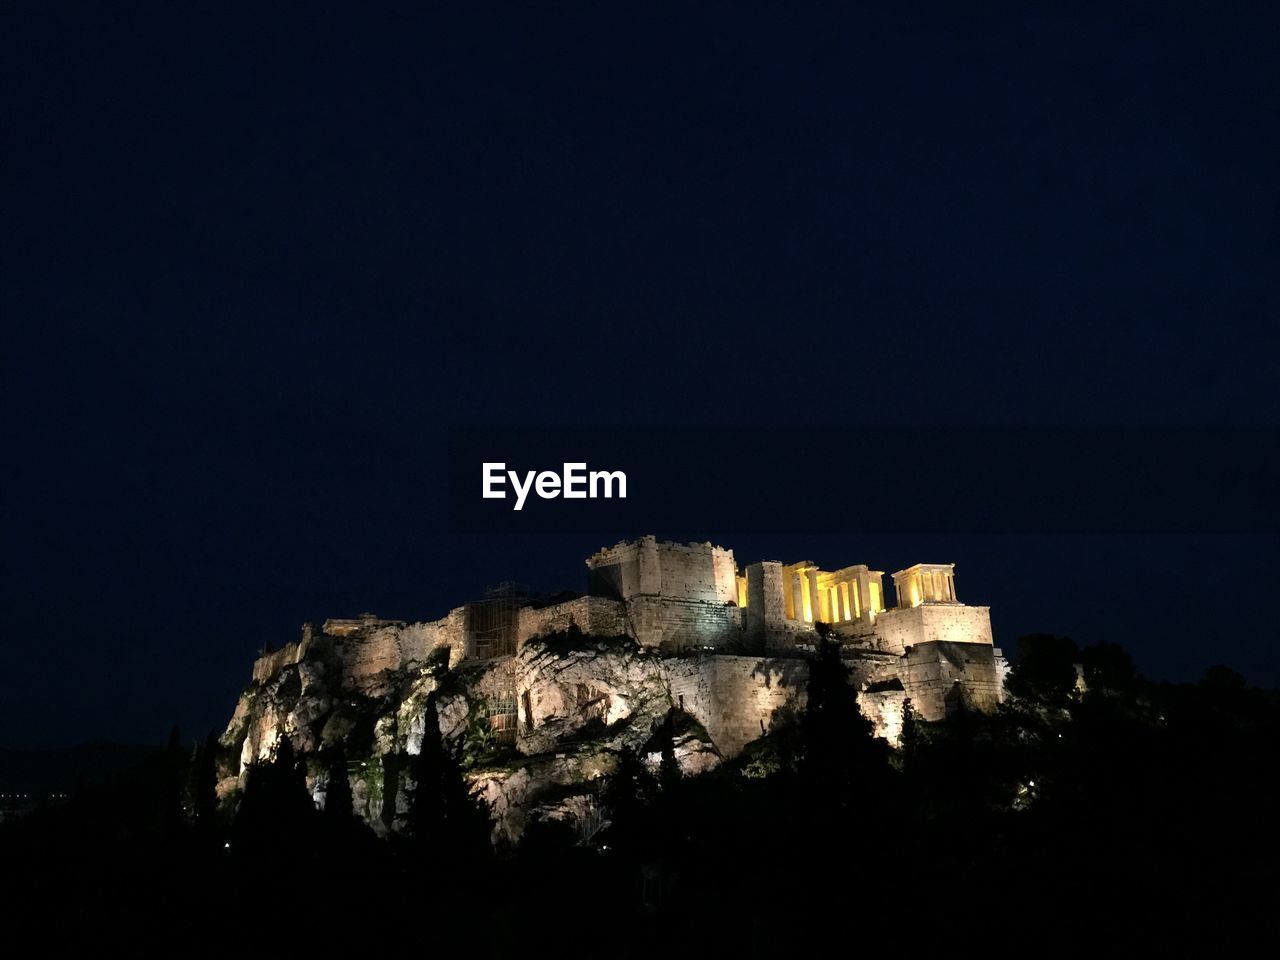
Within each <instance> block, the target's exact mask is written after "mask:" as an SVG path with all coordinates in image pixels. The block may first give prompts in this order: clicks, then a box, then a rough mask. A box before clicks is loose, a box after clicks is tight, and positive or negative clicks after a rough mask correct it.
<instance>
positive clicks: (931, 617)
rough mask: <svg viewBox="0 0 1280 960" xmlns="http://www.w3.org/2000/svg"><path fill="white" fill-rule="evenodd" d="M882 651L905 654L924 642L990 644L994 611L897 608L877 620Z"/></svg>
mask: <svg viewBox="0 0 1280 960" xmlns="http://www.w3.org/2000/svg"><path fill="white" fill-rule="evenodd" d="M875 634H876V636H877V637H878V638H879V639H880V641H881V648H882V649H885V650H891V651H893V652H894V653H903V652H905V650H906V648H907V647H912V646H916V645H917V644H921V643H934V642H939V643H981V644H986V645H988V646H990V644H991V608H990V607H970V606H965V605H963V604H958V603H938V604H933V603H924V604H921V605H920V606H918V607H894V608H893V609H892V610H886V611H885V612H884V613H882V614H880V615H879V616H878V617H876V623H875Z"/></svg>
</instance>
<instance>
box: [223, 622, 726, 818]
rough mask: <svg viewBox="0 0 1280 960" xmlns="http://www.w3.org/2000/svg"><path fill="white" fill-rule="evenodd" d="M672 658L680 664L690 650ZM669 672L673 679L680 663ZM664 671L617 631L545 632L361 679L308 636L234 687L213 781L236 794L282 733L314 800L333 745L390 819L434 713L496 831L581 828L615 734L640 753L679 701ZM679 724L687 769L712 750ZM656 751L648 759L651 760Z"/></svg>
mask: <svg viewBox="0 0 1280 960" xmlns="http://www.w3.org/2000/svg"><path fill="white" fill-rule="evenodd" d="M676 664H677V665H678V666H680V667H684V668H686V670H685V671H684V672H687V667H688V664H687V663H685V662H684V661H676ZM676 674H677V676H676V678H675V679H676V681H677V683H679V682H681V681H682V680H683V679H684V676H683V673H682V671H681V670H677V671H676ZM672 679H673V677H672V671H671V669H670V667H669V666H668V662H667V661H664V660H663V658H661V657H660V656H659V655H658V654H657V653H656V652H655V651H652V650H645V649H643V648H641V647H640V646H638V645H637V644H634V643H631V642H627V641H625V640H623V639H613V640H608V641H602V640H591V639H588V638H583V637H580V636H579V637H576V638H574V639H572V640H566V639H565V638H563V637H561V638H559V639H557V638H552V639H549V640H547V641H544V642H533V643H529V644H526V645H525V646H524V647H523V648H522V650H521V651H520V653H519V654H517V655H515V656H508V657H499V658H495V659H492V660H488V661H481V662H466V663H463V664H460V665H458V666H456V667H453V668H450V667H449V666H448V663H447V660H446V659H444V658H437V659H436V660H435V661H434V662H431V661H429V662H427V663H425V664H422V665H420V666H419V665H415V666H414V667H413V668H411V669H400V670H384V671H382V672H380V673H379V674H378V675H377V676H376V677H369V676H365V677H362V678H361V680H360V682H359V683H358V684H357V683H352V682H351V681H350V679H349V678H345V679H344V677H343V671H341V670H340V669H338V668H337V664H336V663H335V662H334V659H333V656H332V653H331V650H330V649H329V648H326V647H325V646H324V645H313V646H312V648H311V650H310V651H309V652H308V654H307V655H306V656H305V657H303V658H302V659H298V660H297V661H296V662H286V663H282V664H280V665H279V666H278V668H277V670H276V672H275V673H274V674H273V675H271V676H258V677H255V679H254V680H253V681H252V682H251V683H250V684H249V686H248V688H246V690H245V691H244V693H243V694H242V695H241V697H240V700H239V702H238V703H237V704H236V708H235V711H234V713H233V715H232V718H231V721H230V723H229V724H228V726H227V730H226V732H225V733H224V734H223V736H222V739H221V743H222V746H223V748H224V751H225V758H224V761H223V766H222V770H221V779H220V782H219V794H220V796H222V797H224V798H229V797H231V796H233V795H234V794H235V793H236V791H237V790H238V789H240V788H241V787H242V786H243V785H244V780H245V776H246V771H247V770H248V768H249V766H250V765H251V764H253V763H255V762H257V761H262V760H268V759H270V758H271V756H272V755H273V753H274V751H275V750H276V748H277V746H278V744H279V742H280V740H281V738H282V737H286V736H287V737H289V738H290V739H291V740H292V743H293V746H294V748H295V750H296V751H297V752H298V753H299V754H300V755H301V756H303V757H305V758H307V760H308V778H307V782H308V787H309V788H310V789H311V790H312V794H313V796H314V798H315V800H316V802H317V803H318V804H320V805H323V803H324V795H325V793H326V792H327V788H328V784H327V777H328V773H327V764H325V763H324V762H321V758H322V757H323V756H324V755H325V753H326V751H330V750H333V749H334V748H336V747H339V746H340V747H341V748H342V750H343V752H344V754H345V756H346V757H347V759H348V765H349V771H350V772H349V776H350V780H351V788H352V796H353V798H354V804H355V808H356V810H357V812H358V813H359V814H360V815H361V816H362V817H363V818H364V819H365V821H366V822H368V823H369V824H370V826H372V827H373V828H374V829H375V830H376V831H378V832H379V833H385V832H387V831H390V830H394V829H396V828H397V827H398V826H399V825H401V822H402V819H403V816H404V814H405V812H406V810H407V798H408V796H409V794H410V792H411V788H412V784H411V783H409V782H408V779H407V777H406V774H405V771H404V769H403V768H404V767H405V766H406V765H405V764H404V763H402V762H401V760H402V758H404V757H405V756H413V755H416V754H418V753H419V752H420V751H421V749H422V742H423V734H424V730H426V728H427V724H429V723H430V724H436V725H438V727H439V730H440V733H441V736H442V738H443V739H444V741H445V742H446V743H447V744H448V745H449V746H450V747H451V748H452V749H453V750H454V752H455V753H456V754H457V755H460V756H462V757H463V758H464V765H465V767H466V769H467V777H468V779H469V780H470V782H471V784H472V788H473V792H475V793H476V794H478V795H479V796H481V797H482V798H483V799H484V800H485V801H486V802H487V803H488V805H489V807H490V810H491V813H492V815H493V817H494V821H495V828H494V835H495V839H499V840H506V841H515V840H518V838H519V836H520V834H521V833H522V832H523V830H524V828H525V826H526V825H527V824H528V823H529V822H530V821H531V820H532V819H534V818H543V819H549V820H561V821H565V822H568V823H571V824H572V825H574V826H577V827H580V828H584V829H589V828H590V825H591V823H592V821H593V818H594V816H595V813H594V811H595V809H596V802H595V798H596V794H597V792H598V791H597V783H596V781H598V780H599V778H600V777H602V776H603V775H605V774H607V773H608V772H610V771H611V770H612V769H613V768H614V765H615V764H616V758H617V755H618V753H619V751H620V750H622V749H623V748H628V749H631V750H634V751H636V752H637V753H639V754H641V755H646V750H645V748H646V744H648V743H649V742H650V741H651V740H652V738H653V736H654V730H655V728H656V727H658V725H660V724H661V722H662V721H663V720H664V718H665V717H666V716H667V714H668V712H669V711H672V710H673V709H675V710H677V711H678V710H679V703H680V701H679V700H678V699H677V697H676V696H675V695H673V692H672ZM517 694H518V695H517ZM433 695H434V697H433ZM432 707H434V716H429V715H428V710H429V709H432ZM679 731H680V732H679V735H678V737H677V739H676V742H675V747H676V758H677V762H678V763H679V764H680V766H681V768H682V770H683V771H684V772H686V773H689V774H696V773H702V772H704V771H706V770H709V769H712V768H713V767H715V766H716V765H717V764H718V763H720V761H721V759H722V756H721V753H720V751H719V750H718V749H717V746H716V745H715V744H714V743H712V742H711V738H710V736H709V735H708V734H707V733H706V729H705V727H703V726H702V725H701V724H700V723H698V722H697V721H696V720H694V719H693V718H691V717H690V718H688V720H687V722H682V723H681V724H680V725H679ZM656 756H657V754H653V756H652V757H650V758H649V759H651V760H652V762H655V763H656Z"/></svg>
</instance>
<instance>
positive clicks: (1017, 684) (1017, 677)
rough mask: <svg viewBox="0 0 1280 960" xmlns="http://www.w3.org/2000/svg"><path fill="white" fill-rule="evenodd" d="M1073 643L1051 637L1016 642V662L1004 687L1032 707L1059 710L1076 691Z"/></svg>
mask: <svg viewBox="0 0 1280 960" xmlns="http://www.w3.org/2000/svg"><path fill="white" fill-rule="evenodd" d="M1078 660H1079V655H1078V651H1077V650H1076V645H1075V641H1073V640H1070V639H1068V638H1067V637H1056V636H1054V635H1053V634H1051V633H1033V634H1028V635H1027V636H1024V637H1019V638H1018V661H1017V663H1015V664H1014V666H1013V669H1012V670H1010V671H1009V676H1008V679H1006V680H1005V687H1006V688H1007V689H1008V691H1009V692H1010V693H1011V694H1013V695H1014V696H1015V697H1017V698H1018V699H1020V700H1023V701H1025V702H1027V703H1029V704H1031V705H1033V706H1038V707H1047V708H1062V707H1065V706H1066V705H1067V704H1068V703H1069V702H1070V701H1071V698H1072V696H1073V695H1074V693H1075V690H1076V667H1075V665H1076V663H1077V661H1078Z"/></svg>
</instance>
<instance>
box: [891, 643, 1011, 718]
mask: <svg viewBox="0 0 1280 960" xmlns="http://www.w3.org/2000/svg"><path fill="white" fill-rule="evenodd" d="M898 671H899V676H900V678H901V679H902V683H903V686H904V687H905V688H906V692H907V696H909V697H910V698H911V705H912V706H913V707H914V708H915V709H916V710H917V711H918V712H919V713H920V715H921V716H922V717H924V719H926V720H941V719H942V718H943V717H945V716H946V715H947V714H949V713H952V712H954V711H955V710H958V709H976V710H986V711H990V710H994V709H995V708H996V707H997V706H998V705H999V704H1000V700H1001V697H1002V693H1003V691H1002V678H1001V675H1000V670H999V669H998V667H997V664H996V658H995V648H993V647H991V646H987V645H984V644H978V643H946V642H930V643H922V644H917V645H916V646H914V647H912V649H911V650H910V651H909V652H908V653H907V654H906V656H904V657H903V658H902V659H901V662H900V665H899V668H898Z"/></svg>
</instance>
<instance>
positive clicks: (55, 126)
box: [0, 2, 1280, 746]
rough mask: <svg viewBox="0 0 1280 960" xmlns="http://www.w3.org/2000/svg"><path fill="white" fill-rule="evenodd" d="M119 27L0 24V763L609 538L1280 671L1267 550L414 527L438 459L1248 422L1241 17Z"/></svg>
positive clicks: (1197, 509)
mask: <svg viewBox="0 0 1280 960" xmlns="http://www.w3.org/2000/svg"><path fill="white" fill-rule="evenodd" d="M116 6H117V5H95V6H93V7H89V8H79V7H69V6H64V5H60V4H50V3H45V2H40V3H17V4H15V3H6V4H5V5H4V8H3V11H2V12H0V72H2V76H3V79H2V84H0V85H2V89H0V111H2V112H0V137H2V138H3V167H2V169H3V173H4V175H3V180H2V183H3V188H2V189H3V194H2V197H3V207H2V208H0V224H2V226H0V238H2V242H3V251H2V258H3V259H2V261H0V310H2V317H3V322H4V329H5V338H4V349H3V351H2V352H0V357H2V360H0V362H2V363H3V374H2V377H0V390H2V391H3V411H4V415H3V418H2V419H0V423H2V424H3V430H4V433H5V437H4V448H5V450H6V452H7V456H6V457H5V458H4V467H3V474H2V476H3V485H4V487H3V491H4V505H5V510H4V515H3V527H2V528H0V530H2V536H3V541H2V543H3V546H4V550H3V570H0V652H2V653H3V656H4V667H3V669H2V670H0V745H2V746H29V745H57V744H69V743H75V742H78V741H83V740H87V739H91V738H95V737H109V738H113V739H117V740H124V741H135V742H141V741H158V740H161V739H163V738H164V737H165V736H166V735H167V732H168V730H169V727H170V725H171V724H173V723H174V722H179V723H181V725H182V729H183V732H184V735H186V736H187V737H195V736H203V735H204V734H205V733H206V732H207V731H208V730H209V729H210V728H213V727H217V728H219V729H221V727H222V726H223V725H224V724H225V722H226V720H227V719H228V718H229V716H230V713H231V709H232V706H233V705H234V702H235V698H236V696H237V695H238V693H239V690H240V688H241V687H242V686H243V685H244V683H245V682H247V680H248V678H249V669H250V665H251V661H252V659H253V657H254V655H255V651H256V650H258V649H259V648H260V647H262V646H263V645H264V644H271V645H275V646H279V645H280V644H282V643H284V642H287V641H289V640H292V639H295V638H296V636H297V635H298V631H299V626H300V624H302V623H303V622H304V621H307V620H318V619H323V618H325V617H327V616H351V615H354V614H357V613H359V612H361V611H364V610H372V611H375V612H377V613H379V614H381V615H383V616H389V617H397V618H406V619H433V618H435V617H438V616H441V615H443V614H444V613H445V612H446V611H447V610H448V609H449V608H450V607H453V606H456V605H458V604H459V603H461V602H463V601H464V600H467V599H472V598H475V597H477V596H479V595H480V593H481V591H482V590H483V588H484V587H485V585H487V584H491V583H494V582H496V581H499V580H503V579H508V578H510V579H516V580H521V581H524V582H527V583H529V584H531V585H533V586H535V587H537V588H542V589H548V590H554V589H560V588H564V587H569V588H580V587H582V586H583V585H584V580H585V571H584V568H583V565H582V560H583V558H584V557H585V556H587V555H588V554H589V553H591V552H592V551H593V550H595V549H596V548H597V547H599V546H601V545H603V544H606V543H612V542H615V541H617V540H620V539H623V538H629V537H633V536H637V535H640V534H642V533H647V532H653V533H656V534H659V535H661V536H664V537H668V538H672V539H680V540H704V539H712V540H716V541H717V542H722V543H724V544H725V545H726V546H730V547H733V548H734V549H735V551H736V553H737V555H738V558H739V561H740V563H744V564H745V563H747V562H751V561H753V560H755V559H759V558H761V557H767V558H771V559H783V560H796V559H800V558H808V559H812V560H815V561H817V562H819V563H821V564H826V565H842V564H846V563H855V562H867V563H870V564H871V565H873V566H874V567H876V568H878V569H884V570H886V571H892V570H896V569H900V568H901V567H903V566H906V565H908V564H910V563H913V562H916V561H948V562H950V561H954V562H956V563H957V565H958V566H957V586H958V590H959V595H960V599H962V600H966V601H968V602H973V603H988V604H990V605H991V606H992V619H993V625H994V629H995V631H996V636H997V643H998V644H1002V645H1004V646H1005V647H1006V648H1011V647H1012V645H1013V644H1012V641H1013V638H1014V637H1015V636H1017V635H1019V634H1022V633H1028V632H1033V631H1049V632H1058V633H1064V634H1067V635H1070V636H1072V637H1073V638H1075V639H1076V640H1077V641H1078V642H1080V643H1090V642H1095V641H1099V640H1114V641H1118V642H1121V643H1123V644H1124V645H1125V646H1126V647H1127V648H1128V649H1129V650H1130V651H1131V652H1133V653H1134V655H1135V657H1136V659H1137V660H1138V662H1139V666H1140V667H1141V668H1142V669H1143V670H1144V671H1145V672H1146V673H1147V674H1148V675H1150V676H1154V677H1162V678H1166V677H1167V678H1171V679H1194V678H1195V677H1196V676H1198V675H1199V672H1200V671H1201V670H1202V669H1203V667H1204V666H1206V665H1208V664H1211V663H1219V662H1226V663H1229V664H1231V665H1232V666H1234V667H1235V668H1236V669H1238V670H1240V671H1241V672H1243V673H1244V674H1245V675H1246V676H1247V677H1248V678H1249V679H1250V680H1252V681H1253V682H1255V683H1259V684H1268V685H1275V684H1280V666H1277V657H1276V654H1275V649H1276V646H1277V643H1280V614H1278V613H1277V612H1276V611H1277V606H1276V604H1275V603H1274V601H1273V598H1274V596H1275V592H1276V584H1278V583H1280V549H1277V548H1278V547H1280V544H1277V543H1276V538H1275V537H1274V536H1273V535H1264V534H1256V535H1250V534H1247V533H1240V534H1236V535H1232V536H1222V535H1207V534H1205V535H1189V534H1186V533H1185V532H1182V533H1177V534H1175V533H1161V532H1160V531H1149V532H1147V533H1146V534H1144V535H1142V536H1138V535H1118V534H1115V533H1113V532H1111V533H1107V534H1106V535H1102V534H1099V533H1097V532H1095V531H1090V530H1087V529H1082V530H1079V531H1077V532H1072V533H1070V534H1059V533H1052V534H1051V533H1045V532H1038V531H1031V532H1027V533H1025V534H1020V533H1017V532H1002V533H999V534H987V533H984V532H983V531H981V530H974V531H970V532H968V533H956V534H952V533H948V534H946V535H945V536H943V535H936V536H931V535H929V534H927V533H920V532H919V531H918V530H917V531H913V532H911V533H909V534H903V535H901V536H894V535H892V534H891V533H885V532H875V533H874V534H868V535H866V536H859V535H857V534H856V532H854V533H846V532H840V533H838V534H836V533H833V534H830V535H826V536H822V535H814V534H796V535H794V536H790V537H787V536H782V537H779V536H776V535H773V534H768V535H766V534H765V533H762V532H760V531H758V530H756V529H754V528H753V526H752V521H751V518H750V517H744V518H743V519H742V521H741V523H740V525H738V526H737V527H736V528H735V529H684V528H680V529H671V528H670V527H669V526H668V524H667V523H666V522H665V521H664V519H663V516H662V511H661V510H655V511H654V515H653V517H652V519H651V520H650V521H649V522H648V523H646V524H645V525H644V527H643V528H641V529H617V530H601V531H600V532H599V533H593V534H586V533H581V534H579V533H574V534H563V535H532V534H518V533H512V534H511V535H464V534H460V533H456V532H455V533H450V532H449V529H448V525H447V509H446V503H445V487H446V483H445V473H446V462H445V460H446V458H445V442H446V437H447V435H448V432H449V431H450V430H451V429H458V428H464V427H468V426H473V425H483V426H503V427H515V428H526V427H527V428H530V429H533V428H536V427H545V426H561V425H591V426H595V427H602V428H603V427H608V426H610V425H621V424H628V425H642V426H647V427H658V428H662V427H666V426H697V427H705V428H708V429H712V430H714V429H716V428H718V427H722V426H729V425H731V426H733V427H739V428H740V427H745V426H750V427H752V428H758V429H759V430H760V431H762V432H766V433H767V432H769V431H773V432H775V433H776V434H777V436H778V437H779V438H784V437H786V436H787V432H788V430H792V429H795V428H796V427H797V426H800V425H803V426H804V427H806V428H817V429H822V430H826V431H830V432H831V434H832V435H833V436H843V435H847V436H850V437H853V436H856V434H857V431H858V430H859V428H871V427H875V428H902V429H903V430H909V429H911V428H919V427H926V426H927V427H939V426H942V427H955V428H969V427H1002V426H1015V425H1017V426H1042V425H1043V426H1050V425H1051V426H1077V427H1090V428H1092V427H1105V426H1113V425H1124V426H1139V427H1146V426H1151V427H1176V428H1182V427H1200V428H1220V427H1226V426H1246V427H1259V428H1275V427H1278V426H1280V405H1278V404H1277V402H1276V393H1275V391H1276V383H1277V382H1280V369H1278V367H1280V362H1278V360H1277V357H1280V350H1278V348H1280V334H1278V333H1277V327H1276V325H1277V316H1280V311H1278V308H1280V279H1278V278H1280V271H1277V270H1276V265H1277V264H1276V261H1277V253H1278V252H1280V251H1278V249H1277V248H1278V246H1280V228H1278V226H1277V224H1280V217H1278V214H1280V209H1278V207H1280V204H1278V201H1280V177H1277V173H1276V171H1277V170H1280V149H1278V148H1280V116H1278V112H1280V110H1278V108H1280V99H1278V95H1280V68H1278V67H1277V58H1276V54H1275V41H1276V37H1277V36H1280V29H1278V28H1280V22H1277V21H1278V20H1280V16H1278V15H1277V12H1276V10H1275V7H1274V6H1273V5H1271V4H1264V3H1252V4H1250V3H1226V4H1224V3H1213V4H1209V3H1205V4H1195V5H1190V4H1177V3H1172V4H1155V3H1152V4H1146V5H1133V4H1100V5H1087V9H1086V5H1083V4H1079V3H1069V4H1063V5H1061V6H1060V7H1056V8H1055V7H1052V6H1050V5H1045V4H1035V5H1033V8H1028V7H1027V5H1014V4H1011V5H1009V6H1007V7H1004V8H1002V9H997V8H996V7H993V6H991V5H980V6H981V9H973V8H972V5H969V6H963V5H955V4H947V5H938V9H930V8H929V5H927V4H926V5H913V8H912V9H911V10H900V9H897V8H898V7H901V6H902V5H899V4H886V5H879V6H881V7H883V8H884V9H878V10H857V9H851V8H852V7H854V6H855V5H852V4H833V5H830V6H829V7H828V6H827V5H813V6H809V7H807V9H808V12H807V13H806V12H801V11H798V10H796V9H794V7H795V6H796V5H782V4H779V5H777V6H776V7H771V8H765V7H763V6H760V5H756V4H737V5H728V4H723V5H722V4H681V5H678V6H674V7H672V8H670V9H660V8H658V7H655V6H654V5H651V4H645V5H643V7H644V10H643V12H635V11H630V12H628V11H625V10H623V9H622V8H619V7H617V6H616V5H613V4H581V5H578V4H555V5H550V6H549V5H544V4H539V5H533V4H528V5H522V7H523V8H517V7H514V6H513V7H508V6H506V5H483V7H484V9H483V10H482V9H479V7H480V6H481V5H477V4H464V5H459V6H460V7H465V8H466V9H467V13H466V14H465V16H464V17H461V18H456V17H455V16H453V15H450V14H446V13H442V12H440V11H438V10H436V9H434V8H428V7H427V5H418V4H413V5H407V8H406V9H405V10H402V11H400V12H397V13H394V14H386V15H385V16H381V17H379V18H377V19H374V18H373V17H372V16H370V15H368V14H362V15H361V17H360V18H359V19H356V18H353V17H351V16H347V15H342V14H337V13H333V12H324V11H318V10H314V9H311V7H310V5H305V4H297V5H289V6H287V7H286V8H284V9H280V10H277V11H275V12H272V13H266V12H264V11H263V10H262V9H261V8H260V7H259V6H258V5H245V6H244V7H241V8H239V9H238V10H232V9H229V8H227V7H226V5H224V4H213V3H205V4H181V5H168V4H166V5H159V4H153V5H141V6H138V7H136V8H133V9H131V10H127V11H122V10H119V9H116ZM1209 455H1212V451H1211V450H1206V449H1205V445H1204V444H1196V445H1195V448H1194V449H1189V450H1188V457H1189V458H1194V457H1197V456H1209ZM795 475H796V478H797V483H798V484H800V485H803V484H804V483H807V482H808V480H809V477H810V475H812V480H813V482H814V483H820V484H822V485H824V486H830V485H841V484H845V485H848V486H849V487H850V488H853V487H854V485H856V482H857V478H856V474H855V475H850V473H848V472H845V471H834V472H832V471H828V470H824V469H823V465H822V456H821V451H809V452H806V453H805V454H804V455H802V456H799V457H798V458H797V461H796V465H795ZM741 482H742V483H744V484H749V483H750V482H751V473H750V470H749V468H747V467H744V469H743V472H742V478H741ZM1151 482H1152V483H1153V484H1159V483H1160V482H1161V477H1160V475H1159V473H1158V472H1157V473H1156V474H1155V475H1153V476H1152V477H1151ZM1033 487H1034V484H1033V483H1032V482H1029V483H1028V488H1029V490H1032V488H1033ZM1028 496H1034V493H1033V492H1029V493H1028ZM1217 497H1218V492H1217V491H1215V490H1213V489H1207V490H1204V491H1203V494H1202V496H1201V497H1200V498H1198V499H1195V500H1193V501H1191V502H1188V503H1187V504H1186V507H1185V509H1186V511H1187V512H1188V513H1192V514H1196V513H1203V514H1211V513H1212V512H1213V511H1214V509H1215V503H1216V498H1217ZM884 509H885V510H886V511H889V512H890V513H891V512H892V511H893V510H895V509H898V505H897V504H894V503H891V502H890V503H885V504H884ZM880 529H881V530H882V529H883V525H881V526H880Z"/></svg>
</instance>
